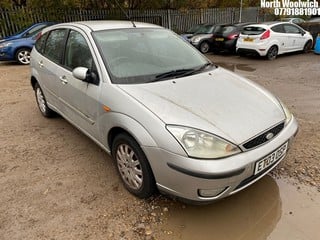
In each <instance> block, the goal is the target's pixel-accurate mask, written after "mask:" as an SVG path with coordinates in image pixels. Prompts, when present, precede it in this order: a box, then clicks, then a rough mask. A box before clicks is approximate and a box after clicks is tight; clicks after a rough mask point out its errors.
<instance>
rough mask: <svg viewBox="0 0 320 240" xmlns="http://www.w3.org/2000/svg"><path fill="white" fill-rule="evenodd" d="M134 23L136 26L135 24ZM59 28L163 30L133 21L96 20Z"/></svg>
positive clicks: (65, 24) (73, 23)
mask: <svg viewBox="0 0 320 240" xmlns="http://www.w3.org/2000/svg"><path fill="white" fill-rule="evenodd" d="M133 23H134V24H133ZM59 26H76V27H80V28H83V27H86V28H89V29H90V30H91V31H100V30H109V29H125V28H162V27H160V26H158V25H154V24H150V23H142V22H136V21H134V22H131V21H118V20H95V21H79V22H69V23H61V24H57V25H55V27H59Z"/></svg>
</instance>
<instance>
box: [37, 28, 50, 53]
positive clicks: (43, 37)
mask: <svg viewBox="0 0 320 240" xmlns="http://www.w3.org/2000/svg"><path fill="white" fill-rule="evenodd" d="M47 37H48V33H45V34H43V35H41V36H40V37H39V38H38V40H37V41H36V44H35V48H36V49H37V51H38V52H39V53H43V52H44V47H45V45H46V40H47Z"/></svg>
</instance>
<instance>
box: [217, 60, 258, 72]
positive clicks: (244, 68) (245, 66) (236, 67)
mask: <svg viewBox="0 0 320 240" xmlns="http://www.w3.org/2000/svg"><path fill="white" fill-rule="evenodd" d="M215 64H217V65H218V66H220V67H223V68H226V69H228V70H230V71H233V72H236V71H237V70H240V71H245V72H254V71H256V69H255V68H253V67H250V66H249V65H248V64H241V63H237V64H235V63H225V62H215Z"/></svg>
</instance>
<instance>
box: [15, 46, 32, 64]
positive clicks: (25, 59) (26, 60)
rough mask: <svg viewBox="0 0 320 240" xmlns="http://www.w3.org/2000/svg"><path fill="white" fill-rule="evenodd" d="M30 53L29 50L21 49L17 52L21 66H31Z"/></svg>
mask: <svg viewBox="0 0 320 240" xmlns="http://www.w3.org/2000/svg"><path fill="white" fill-rule="evenodd" d="M30 53H31V50H30V49H29V48H21V49H19V50H18V51H17V52H16V61H17V62H18V63H19V64H23V65H28V64H30Z"/></svg>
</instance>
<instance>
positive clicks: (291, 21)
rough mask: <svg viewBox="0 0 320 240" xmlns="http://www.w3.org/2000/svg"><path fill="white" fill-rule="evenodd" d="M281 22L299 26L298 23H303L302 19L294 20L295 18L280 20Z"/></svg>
mask: <svg viewBox="0 0 320 240" xmlns="http://www.w3.org/2000/svg"><path fill="white" fill-rule="evenodd" d="M280 21H281V22H289V23H295V24H299V23H303V22H305V20H304V19H302V18H296V17H292V18H290V17H288V18H281V19H280Z"/></svg>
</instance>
